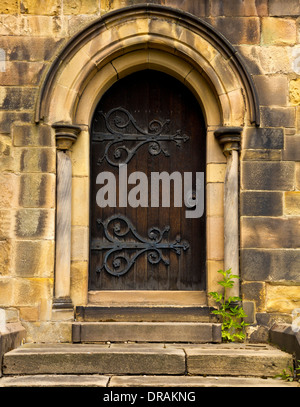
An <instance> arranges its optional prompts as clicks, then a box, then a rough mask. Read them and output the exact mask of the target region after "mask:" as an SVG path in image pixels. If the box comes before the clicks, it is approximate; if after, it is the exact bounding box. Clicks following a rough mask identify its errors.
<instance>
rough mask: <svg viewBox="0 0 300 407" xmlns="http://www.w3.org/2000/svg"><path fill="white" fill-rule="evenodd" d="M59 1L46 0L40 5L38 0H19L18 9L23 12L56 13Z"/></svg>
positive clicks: (58, 8) (59, 5)
mask: <svg viewBox="0 0 300 407" xmlns="http://www.w3.org/2000/svg"><path fill="white" fill-rule="evenodd" d="M60 7H61V2H60V1H59V0H48V1H47V2H44V3H43V5H41V3H40V1H39V0H21V3H20V10H21V13H23V14H42V15H43V14H44V15H50V16H52V15H56V14H58V13H59V11H60Z"/></svg>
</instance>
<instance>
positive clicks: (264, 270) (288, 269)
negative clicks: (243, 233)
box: [241, 249, 300, 281]
mask: <svg viewBox="0 0 300 407" xmlns="http://www.w3.org/2000/svg"><path fill="white" fill-rule="evenodd" d="M241 266H242V267H241V270H242V278H243V280H248V281H264V280H265V281H280V280H287V281H299V280H300V276H299V266H300V250H299V249H296V250H295V249H291V250H288V249H277V250H274V249H273V250H259V249H242V250H241Z"/></svg>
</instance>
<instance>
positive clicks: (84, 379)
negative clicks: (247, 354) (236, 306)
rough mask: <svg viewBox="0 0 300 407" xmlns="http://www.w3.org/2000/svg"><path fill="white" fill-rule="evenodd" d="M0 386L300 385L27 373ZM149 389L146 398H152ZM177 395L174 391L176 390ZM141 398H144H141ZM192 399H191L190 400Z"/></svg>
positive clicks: (251, 379)
mask: <svg viewBox="0 0 300 407" xmlns="http://www.w3.org/2000/svg"><path fill="white" fill-rule="evenodd" d="M1 387H10V388H12V387H135V388H137V387H148V388H149V387H153V388H156V387H171V388H172V387H176V388H178V387H226V388H227V387H300V383H298V382H287V381H285V380H281V379H280V378H279V379H272V378H269V379H262V378H260V377H231V376H222V377H217V376H205V377H203V376H144V375H143V376H103V375H29V376H5V377H2V378H0V388H1ZM155 394H156V393H155V392H154V391H153V389H151V393H149V394H148V397H147V398H148V401H155V397H156V396H155ZM177 396H178V394H177ZM143 401H145V399H143ZM190 401H192V400H190Z"/></svg>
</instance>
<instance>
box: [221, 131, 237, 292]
mask: <svg viewBox="0 0 300 407" xmlns="http://www.w3.org/2000/svg"><path fill="white" fill-rule="evenodd" d="M242 130H243V128H242V127H220V128H219V129H218V130H216V131H215V137H216V138H217V139H218V141H219V143H220V145H221V146H222V147H223V153H224V155H225V156H226V158H227V167H226V175H225V184H224V268H225V270H228V269H229V268H231V270H232V273H233V274H235V275H240V272H239V150H240V141H241V132H242ZM235 281H236V283H235V284H234V286H233V288H231V289H230V290H228V295H229V296H235V297H239V293H240V290H239V286H240V284H239V280H235Z"/></svg>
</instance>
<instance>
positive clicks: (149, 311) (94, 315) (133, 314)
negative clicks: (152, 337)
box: [76, 304, 217, 322]
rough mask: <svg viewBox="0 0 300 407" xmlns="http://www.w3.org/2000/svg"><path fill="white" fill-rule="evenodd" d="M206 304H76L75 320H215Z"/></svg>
mask: <svg viewBox="0 0 300 407" xmlns="http://www.w3.org/2000/svg"><path fill="white" fill-rule="evenodd" d="M213 309H215V308H213V307H208V306H183V305H180V306H169V305H167V306H154V305H148V306H147V305H135V306H128V305H126V304H122V305H119V306H118V305H113V306H112V305H110V306H91V305H89V306H77V307H76V321H77V322H217V318H216V317H215V316H214V315H212V314H211V311H212V310H213Z"/></svg>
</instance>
